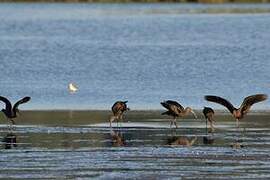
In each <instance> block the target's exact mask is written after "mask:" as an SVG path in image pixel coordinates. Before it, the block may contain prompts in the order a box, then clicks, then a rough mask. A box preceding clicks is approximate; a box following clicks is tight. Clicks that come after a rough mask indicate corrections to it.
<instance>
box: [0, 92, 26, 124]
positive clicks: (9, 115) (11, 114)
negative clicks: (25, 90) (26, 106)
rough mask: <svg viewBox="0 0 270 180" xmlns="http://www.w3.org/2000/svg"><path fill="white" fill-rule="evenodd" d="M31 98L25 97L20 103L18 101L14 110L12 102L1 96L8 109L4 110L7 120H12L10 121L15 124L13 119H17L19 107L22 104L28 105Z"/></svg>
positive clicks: (0, 99)
mask: <svg viewBox="0 0 270 180" xmlns="http://www.w3.org/2000/svg"><path fill="white" fill-rule="evenodd" d="M30 99H31V98H30V97H28V96H27V97H24V98H22V99H20V100H19V101H17V102H16V103H15V104H14V106H13V108H12V105H11V103H10V101H9V100H8V99H7V98H5V97H3V96H0V101H3V102H4V103H5V104H6V108H5V109H2V112H3V113H4V114H5V115H6V117H7V118H10V120H11V121H12V123H14V121H13V120H12V118H16V117H17V112H19V110H18V106H19V105H20V104H23V103H26V102H28V101H30Z"/></svg>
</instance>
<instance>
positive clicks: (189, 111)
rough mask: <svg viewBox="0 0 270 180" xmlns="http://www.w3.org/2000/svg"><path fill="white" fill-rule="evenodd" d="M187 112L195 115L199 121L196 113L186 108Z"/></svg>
mask: <svg viewBox="0 0 270 180" xmlns="http://www.w3.org/2000/svg"><path fill="white" fill-rule="evenodd" d="M186 111H187V112H188V113H191V114H193V116H194V117H195V118H196V119H198V117H197V115H196V113H195V112H194V111H193V110H192V109H191V108H190V107H187V108H186Z"/></svg>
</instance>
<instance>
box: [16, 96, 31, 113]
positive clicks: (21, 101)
mask: <svg viewBox="0 0 270 180" xmlns="http://www.w3.org/2000/svg"><path fill="white" fill-rule="evenodd" d="M30 99H31V98H30V97H28V96H26V97H24V98H22V99H21V100H19V101H17V102H16V103H15V104H14V106H13V112H14V113H16V111H17V110H18V106H19V105H20V104H23V103H27V102H28V101H30Z"/></svg>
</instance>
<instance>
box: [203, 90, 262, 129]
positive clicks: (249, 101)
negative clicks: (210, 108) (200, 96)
mask: <svg viewBox="0 0 270 180" xmlns="http://www.w3.org/2000/svg"><path fill="white" fill-rule="evenodd" d="M204 98H205V99H206V100H207V101H211V102H215V103H218V104H221V105H223V106H225V107H227V108H228V109H229V111H230V112H231V113H232V115H233V117H234V118H235V119H236V122H237V126H238V127H239V124H238V121H239V119H242V118H243V117H244V116H245V115H246V114H247V113H248V112H249V110H250V108H251V106H252V105H253V104H255V103H258V102H261V101H264V100H266V99H267V95H266V94H255V95H251V96H248V97H246V98H245V99H244V101H243V102H242V105H241V106H240V108H238V109H237V108H235V107H234V106H233V105H232V104H231V103H230V102H229V101H228V100H226V99H223V98H221V97H218V96H205V97H204Z"/></svg>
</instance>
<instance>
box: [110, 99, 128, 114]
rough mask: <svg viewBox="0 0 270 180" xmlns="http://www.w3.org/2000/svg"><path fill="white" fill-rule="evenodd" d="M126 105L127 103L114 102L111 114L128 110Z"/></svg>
mask: <svg viewBox="0 0 270 180" xmlns="http://www.w3.org/2000/svg"><path fill="white" fill-rule="evenodd" d="M126 103H127V101H117V102H115V103H114V105H113V106H112V112H113V114H114V115H116V114H117V113H119V112H120V111H122V112H123V111H126V110H128V108H127V105H126Z"/></svg>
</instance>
